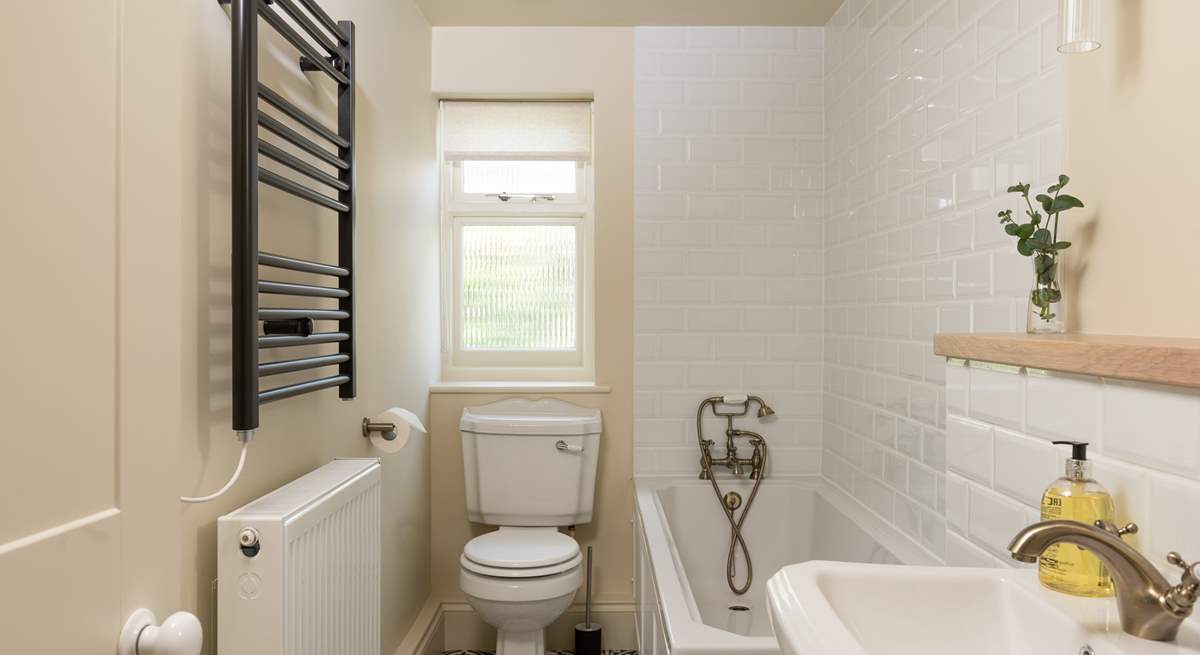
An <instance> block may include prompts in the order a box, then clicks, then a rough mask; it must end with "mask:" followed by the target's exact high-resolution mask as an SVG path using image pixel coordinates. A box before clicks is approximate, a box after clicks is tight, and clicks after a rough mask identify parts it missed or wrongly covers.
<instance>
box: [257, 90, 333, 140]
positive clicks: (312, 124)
mask: <svg viewBox="0 0 1200 655" xmlns="http://www.w3.org/2000/svg"><path fill="white" fill-rule="evenodd" d="M258 97H260V98H262V99H263V100H266V101H267V103H268V104H270V105H271V106H272V107H274V108H276V109H278V110H279V111H281V112H283V113H284V114H286V115H287V116H288V117H289V118H291V119H292V120H294V121H296V122H297V123H300V124H301V125H303V126H304V127H307V128H308V129H310V130H312V131H313V132H316V133H317V134H320V135H321V136H322V137H324V138H325V139H326V140H327V141H329V142H330V143H332V144H334V145H336V146H338V147H339V148H349V147H350V142H349V141H347V140H345V139H343V138H342V137H340V136H338V133H337V132H334V131H333V130H331V129H329V128H328V127H326V126H325V124H324V123H322V122H321V121H319V120H317V119H315V118H313V117H312V116H309V115H308V114H307V113H305V112H304V110H303V109H300V108H299V107H297V106H296V105H294V104H292V103H291V102H289V101H288V99H287V98H284V97H283V96H281V95H279V94H278V93H276V92H275V91H274V90H273V89H271V87H269V86H267V85H265V84H262V83H259V85H258Z"/></svg>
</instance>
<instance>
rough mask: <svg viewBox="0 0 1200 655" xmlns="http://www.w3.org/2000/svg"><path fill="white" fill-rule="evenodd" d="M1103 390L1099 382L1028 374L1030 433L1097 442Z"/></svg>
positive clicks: (1033, 371)
mask: <svg viewBox="0 0 1200 655" xmlns="http://www.w3.org/2000/svg"><path fill="white" fill-rule="evenodd" d="M1100 390H1101V384H1100V381H1099V380H1098V379H1096V378H1088V377H1082V376H1076V375H1068V374H1064V373H1054V372H1051V371H1042V370H1038V369H1030V370H1028V372H1027V377H1026V400H1025V422H1026V426H1027V429H1028V430H1029V433H1030V434H1032V435H1035V436H1039V437H1042V438H1045V439H1066V440H1074V441H1088V442H1093V443H1095V442H1097V441H1098V440H1099V438H1100Z"/></svg>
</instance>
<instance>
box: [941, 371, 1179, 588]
mask: <svg viewBox="0 0 1200 655" xmlns="http://www.w3.org/2000/svg"><path fill="white" fill-rule="evenodd" d="M946 369H947V370H946V379H947V395H948V396H957V397H960V400H958V401H956V402H955V403H953V404H951V406H950V409H949V415H948V417H947V423H948V426H949V428H948V430H947V435H946V438H947V444H946V450H947V460H948V462H947V467H948V469H949V470H948V473H947V479H946V520H947V526H948V530H949V533H948V534H947V541H946V545H947V550H946V561H947V563H949V564H964V565H977V564H978V563H979V562H985V563H987V564H985V565H1001V564H1002V565H1012V564H1013V561H1012V560H1011V559H1010V558H1009V557H1008V556H1007V553H1006V552H1005V550H1004V547H1005V545H1006V544H1007V540H1008V539H1011V538H1012V536H1013V534H1015V532H1016V531H1017V530H1019V529H1020V528H1021V527H1023V526H1024V525H1025V524H1027V523H1029V522H1032V521H1035V520H1037V518H1038V513H1039V507H1040V501H1041V494H1042V491H1043V490H1044V489H1045V487H1046V486H1047V485H1049V484H1050V482H1051V481H1052V480H1054V479H1055V478H1057V477H1058V476H1060V475H1062V473H1063V467H1064V461H1065V460H1066V458H1067V456H1068V455H1069V453H1070V451H1069V449H1067V448H1066V447H1057V448H1056V447H1055V446H1052V445H1051V444H1050V442H1051V441H1053V440H1058V439H1067V440H1076V441H1087V442H1089V443H1090V444H1091V445H1090V446H1089V448H1088V456H1089V458H1090V459H1092V460H1093V477H1095V478H1096V479H1097V480H1098V481H1099V482H1100V483H1101V484H1103V485H1104V486H1105V487H1106V488H1107V489H1108V490H1109V492H1110V493H1112V495H1113V498H1114V500H1115V502H1116V506H1117V520H1118V521H1119V522H1122V523H1124V522H1126V521H1133V522H1135V523H1137V524H1138V526H1139V527H1140V528H1141V530H1140V532H1139V533H1138V534H1137V535H1134V536H1132V537H1130V538H1131V539H1133V540H1134V543H1135V544H1136V545H1137V546H1138V547H1139V548H1140V549H1141V550H1142V551H1143V552H1145V553H1146V554H1147V555H1148V556H1149V557H1150V558H1151V559H1152V560H1153V561H1154V562H1155V563H1157V564H1159V565H1160V566H1165V562H1166V560H1165V557H1166V553H1167V552H1168V551H1171V550H1177V551H1179V552H1181V553H1183V554H1184V555H1185V556H1186V557H1188V558H1190V559H1195V558H1197V557H1200V393H1198V392H1197V391H1195V390H1192V389H1186V388H1182V387H1169V386H1161V385H1151V384H1142V383H1134V382H1124V381H1118V380H1102V379H1100V378H1094V377H1085V376H1074V375H1065V374H1058V373H1050V372H1046V371H1040V370H1032V369H1028V370H1027V369H1018V368H1014V367H1011V366H1002V365H997V364H988V363H983V362H970V363H967V362H963V361H960V360H950V361H949V362H948V363H947V364H946ZM977 378H983V379H984V380H985V381H986V383H985V384H977V383H976V379H977ZM996 388H1005V389H1011V390H1014V391H1011V392H1010V393H1012V394H1014V395H1016V396H1018V397H1020V398H1023V400H1022V401H1021V403H1020V404H1011V403H1002V404H997V403H996V402H995V398H994V395H995V389H996ZM981 407H982V408H985V411H982V412H981V411H980V409H979V408H981ZM1000 414H1004V415H1003V416H1001V415H1000ZM997 419H999V420H997ZM952 546H953V547H952Z"/></svg>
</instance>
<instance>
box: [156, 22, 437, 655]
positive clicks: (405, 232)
mask: <svg viewBox="0 0 1200 655" xmlns="http://www.w3.org/2000/svg"><path fill="white" fill-rule="evenodd" d="M321 4H322V6H323V7H324V8H325V9H326V10H327V11H328V12H329V13H330V14H331V15H332V16H334V17H335V18H338V19H350V20H354V21H355V23H356V27H357V34H356V38H357V53H356V54H357V58H358V62H359V64H358V70H357V76H358V77H357V81H358V85H359V92H358V97H357V124H356V129H357V130H358V134H359V141H358V143H359V151H358V153H357V175H358V195H357V201H358V202H357V221H358V224H357V228H358V229H357V244H358V262H357V296H358V298H359V303H358V304H357V308H358V316H357V321H356V323H357V330H358V338H359V343H358V350H357V352H358V375H359V382H358V398H357V399H355V400H353V401H348V402H346V401H341V400H339V399H338V398H337V394H336V393H335V392H333V391H332V390H330V391H323V392H318V393H317V394H315V395H311V396H304V397H300V398H294V399H290V400H285V401H281V402H278V403H273V404H270V405H267V406H264V407H263V409H262V416H261V427H260V429H259V431H258V434H257V436H256V437H255V439H254V442H253V443H252V445H251V448H250V453H249V460H248V463H247V465H246V471H245V473H244V475H243V478H242V481H241V482H239V483H238V484H237V485H236V486H235V487H234V488H233V490H232V491H231V492H230V494H229V495H228V496H226V497H224V498H221V499H220V500H218V501H215V502H212V503H208V504H204V505H198V506H189V507H184V508H182V512H183V523H182V530H183V547H184V562H185V571H184V580H183V589H184V591H183V593H184V598H183V607H184V608H185V609H189V610H191V611H193V612H195V613H196V614H197V615H198V616H199V617H201V620H202V621H204V622H205V624H206V625H211V622H212V619H213V615H212V609H213V594H212V590H211V583H212V581H213V579H214V578H215V577H216V553H215V548H214V546H215V544H214V542H215V535H216V518H217V517H218V516H219V515H221V514H223V513H225V512H228V511H230V510H231V509H233V508H235V507H238V506H239V505H241V504H243V503H245V502H247V501H249V500H251V499H253V498H256V497H258V496H259V495H261V494H263V493H265V492H267V491H270V490H271V489H274V488H275V487H277V486H279V485H280V484H282V483H285V482H287V481H289V480H292V479H294V478H296V477H298V476H300V475H302V474H304V473H306V472H308V471H310V470H312V469H313V468H316V467H318V466H320V465H322V464H324V463H326V462H328V461H329V460H330V459H332V458H334V457H345V456H349V457H362V456H371V455H372V452H371V451H370V450H369V449H368V447H367V446H366V444H365V441H364V439H363V438H362V436H361V434H360V432H359V422H360V421H361V419H362V418H363V417H364V416H370V415H374V414H375V413H377V412H379V411H381V410H383V409H386V408H387V407H390V406H394V405H399V406H403V407H407V408H409V409H412V410H413V411H415V412H416V413H417V414H418V415H420V416H422V417H423V418H424V417H426V416H427V414H426V409H427V391H428V386H429V383H430V382H431V381H432V380H433V379H434V377H435V376H436V371H437V365H438V363H437V352H436V347H435V344H436V343H437V339H438V332H437V330H438V323H437V307H438V299H437V282H436V280H437V260H436V250H437V195H436V189H437V178H436V150H435V134H436V116H437V114H436V103H435V102H434V100H433V97H432V96H431V95H430V93H429V88H430V87H429V76H430V59H429V57H430V39H431V31H430V27H429V25H428V23H427V22H426V21H425V19H424V17H423V16H422V15H421V13H420V11H419V10H418V9H417V8H416V6H415V5H414V4H413V3H412V2H411V1H410V0H400V1H396V0H322V3H321ZM187 6H188V8H189V14H190V15H189V16H187V20H186V21H185V23H184V24H185V29H184V31H183V32H182V33H181V34H180V38H181V39H182V40H183V42H184V47H183V51H184V61H183V65H182V70H181V71H180V74H181V75H182V76H183V78H184V84H183V93H184V101H183V103H182V104H183V107H184V108H185V115H184V117H183V120H182V122H181V125H180V127H181V128H182V129H183V130H184V147H183V150H182V157H183V161H184V173H183V176H184V185H185V189H184V193H183V207H182V210H183V212H184V221H183V222H184V230H185V233H184V235H183V242H184V257H183V261H182V262H181V266H182V267H183V270H184V278H185V281H184V286H183V289H181V291H180V295H179V298H178V299H177V300H176V299H172V300H173V303H172V304H171V305H168V308H167V310H168V311H181V312H183V314H184V317H185V320H184V326H185V327H184V330H185V334H184V338H183V344H184V348H183V352H182V353H181V360H182V369H183V371H182V375H183V381H184V385H185V394H184V397H185V399H186V402H185V404H184V406H183V408H182V412H183V414H184V426H185V428H184V432H183V436H182V440H181V441H182V443H181V461H180V463H179V476H178V478H179V484H180V489H179V491H180V492H181V493H184V494H189V495H192V494H200V493H207V492H209V491H211V490H213V489H215V488H217V487H219V486H220V485H221V484H222V483H223V482H224V480H225V479H226V477H227V476H228V475H229V473H230V471H231V470H232V468H233V465H234V463H235V462H236V457H237V449H238V444H237V443H236V442H235V440H234V439H233V435H232V432H231V431H230V414H229V403H230V399H229V393H230V387H229V356H230V353H229V336H228V334H229V318H230V315H229V30H230V26H229V19H228V16H227V11H226V10H225V9H222V8H221V6H220V5H218V4H217V3H216V2H192V3H187ZM261 25H262V31H261V32H260V34H263V35H268V34H271V31H270V29H269V28H268V27H267V26H266V25H265V23H262V24H261ZM147 56H150V54H149V53H147ZM260 57H261V59H262V64H261V67H260V70H261V75H262V78H263V80H264V81H265V82H266V83H267V84H269V85H270V86H272V88H275V89H276V90H278V91H281V92H284V94H285V95H287V96H288V97H289V98H291V99H292V100H294V101H295V102H297V103H299V104H301V105H302V106H305V107H307V108H309V109H310V110H311V111H314V112H318V113H320V114H322V115H324V116H326V117H328V119H329V122H330V123H331V124H336V119H335V118H334V117H335V114H334V113H333V112H334V111H335V109H336V103H335V100H334V99H333V93H334V92H335V87H334V86H333V85H332V83H330V82H328V81H327V80H325V79H324V78H323V76H321V75H319V74H309V75H308V76H307V78H308V79H306V76H304V75H303V74H301V73H299V71H298V70H297V67H296V66H295V59H294V57H295V55H294V51H292V50H291V49H290V48H288V47H286V46H281V45H280V44H279V43H278V42H277V40H270V42H269V43H267V44H265V45H264V46H263V47H262V48H261V54H260ZM260 188H261V203H260V207H261V215H260V234H261V237H260V238H261V247H262V249H263V250H268V251H274V252H281V253H286V254H290V255H294V256H298V257H303V258H310V259H318V260H321V261H333V260H336V234H335V221H334V220H333V215H332V214H331V213H329V212H324V211H322V212H316V211H315V210H313V209H311V208H310V207H309V206H308V205H307V204H306V203H303V202H302V201H299V200H296V199H294V198H292V197H290V196H286V195H285V194H283V193H282V192H278V191H276V190H274V189H270V188H267V187H265V186H260ZM277 275H278V274H277V273H276V272H274V271H272V277H273V278H274V277H276V276H277ZM278 276H279V277H284V276H282V275H278ZM310 279H311V278H310ZM273 300H278V299H273ZM289 302H295V300H294V299H290V300H289ZM274 304H276V305H277V306H278V305H279V303H278V302H275V303H274ZM287 356H296V355H295V354H280V355H279V357H280V358H283V357H287ZM300 377H301V378H303V377H305V376H304V374H300ZM308 377H311V376H308ZM286 382H288V380H283V379H280V383H286ZM428 455H429V449H428V440H427V438H425V437H420V438H414V439H413V440H412V441H411V442H410V443H409V445H408V446H407V447H406V449H405V450H404V451H403V452H401V453H399V454H396V455H391V456H388V457H385V458H384V460H383V461H384V472H383V479H384V500H383V584H382V588H383V605H382V608H383V621H382V626H383V640H382V643H383V648H384V652H386V653H391V652H392V651H394V650H395V648H396V646H397V644H398V643H399V642H400V640H401V639H402V638H403V636H404V634H405V632H406V631H407V629H408V627H409V626H410V625H411V623H412V621H413V620H414V618H415V617H416V614H417V613H418V611H419V610H420V608H421V605H422V604H423V603H424V601H425V599H426V598H427V596H428V593H429V575H428V570H429V540H428V534H429V510H430V508H429V504H428V502H427V492H428V484H429V477H428ZM209 648H210V650H209V651H208V652H210V653H211V652H213V650H212V649H213V646H212V645H211V641H210V645H209Z"/></svg>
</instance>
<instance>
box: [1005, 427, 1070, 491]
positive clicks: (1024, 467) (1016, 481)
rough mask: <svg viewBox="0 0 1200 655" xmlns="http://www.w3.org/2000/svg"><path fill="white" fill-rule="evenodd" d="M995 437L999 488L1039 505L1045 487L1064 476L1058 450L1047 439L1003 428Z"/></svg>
mask: <svg viewBox="0 0 1200 655" xmlns="http://www.w3.org/2000/svg"><path fill="white" fill-rule="evenodd" d="M995 439H996V441H995V458H996V459H995V465H996V469H995V474H994V479H995V488H996V491H999V492H1001V493H1004V494H1006V495H1008V496H1009V497H1011V498H1015V499H1016V500H1019V501H1021V502H1023V503H1025V504H1026V505H1029V506H1031V507H1038V506H1039V505H1040V504H1041V500H1042V492H1043V491H1045V489H1046V486H1047V485H1049V484H1050V482H1051V481H1052V480H1054V479H1055V478H1057V477H1059V476H1060V475H1062V471H1061V469H1062V466H1061V465H1060V464H1061V459H1060V457H1059V453H1057V452H1055V449H1054V446H1051V445H1050V444H1049V443H1047V442H1046V441H1043V440H1041V439H1034V438H1032V437H1027V436H1025V435H1023V434H1018V433H1016V432H1012V431H1010V430H1005V429H1002V428H997V429H996V431H995Z"/></svg>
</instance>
